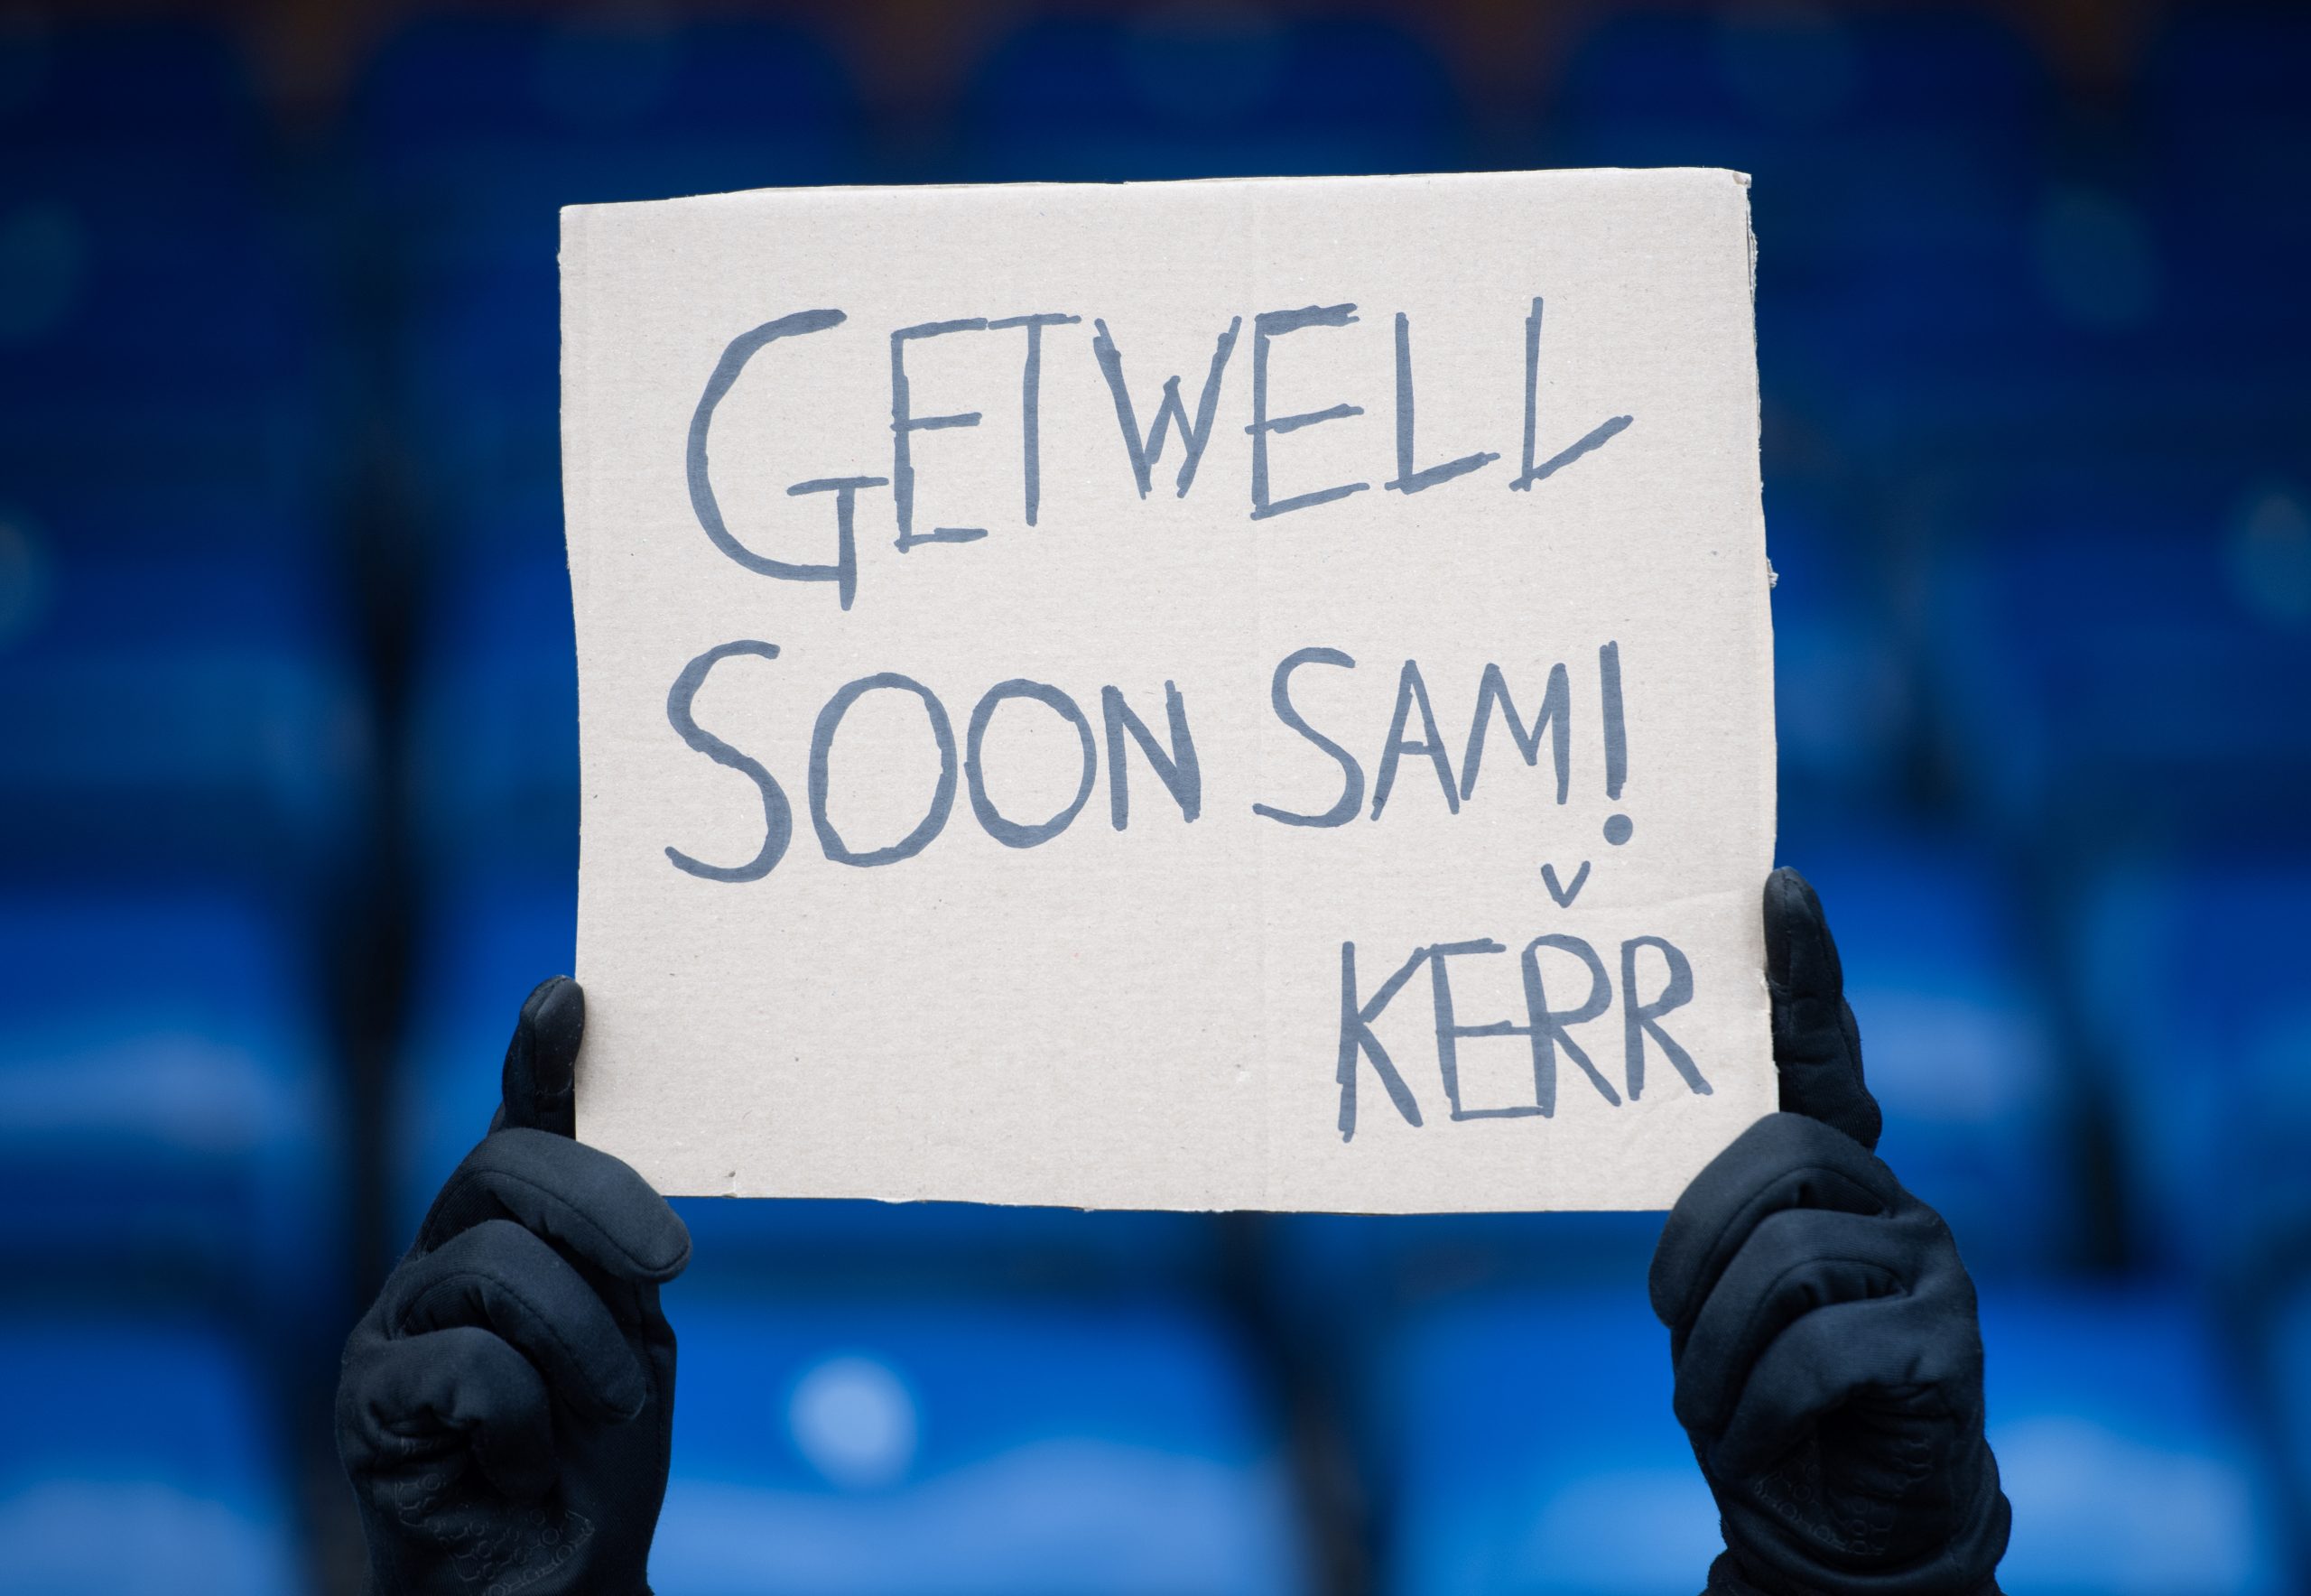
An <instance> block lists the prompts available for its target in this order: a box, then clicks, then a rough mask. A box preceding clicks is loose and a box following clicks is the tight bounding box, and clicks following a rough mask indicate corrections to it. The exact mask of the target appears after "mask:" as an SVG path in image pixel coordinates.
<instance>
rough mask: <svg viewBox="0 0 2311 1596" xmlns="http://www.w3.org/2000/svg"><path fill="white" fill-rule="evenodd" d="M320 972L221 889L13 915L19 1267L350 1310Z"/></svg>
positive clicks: (9, 1029) (2, 972) (8, 1125)
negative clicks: (318, 994)
mask: <svg viewBox="0 0 2311 1596" xmlns="http://www.w3.org/2000/svg"><path fill="white" fill-rule="evenodd" d="M315 984H316V972H315V970H313V968H312V966H311V960H309V959H308V958H307V957H305V956H304V955H302V954H301V953H300V952H299V951H296V950H295V948H294V947H293V945H292V942H291V940H290V936H289V933H288V932H287V929H286V927H285V926H284V925H283V923H281V921H280V920H279V918H278V917H277V916H275V915H274V914H269V913H268V912H266V911H265V910H264V909H262V908H260V907H258V906H257V905H255V904H252V903H250V902H247V901H244V900H242V899H240V898H237V897H235V896H231V895H225V894H222V893H219V892H216V891H205V892H204V891H199V890H195V889H192V888H190V887H188V888H183V889H179V890H173V891H169V892H165V893H164V892H160V891H155V890H143V889H121V890H117V891H107V890H103V889H99V888H92V887H88V886H79V887H77V888H75V889H72V890H69V891H66V890H58V891H54V892H33V891H30V890H26V889H23V888H21V887H18V888H12V889H11V890H10V891H9V892H7V893H6V894H5V895H0V1209H5V1211H6V1212H8V1213H10V1214H12V1215H14V1216H17V1222H15V1223H14V1224H12V1225H11V1226H10V1227H9V1228H8V1229H6V1230H5V1232H0V1251H5V1253H6V1254H7V1255H8V1256H10V1257H12V1258H13V1259H14V1260H15V1263H14V1266H12V1267H23V1266H25V1265H30V1266H34V1267H38V1268H40V1269H41V1270H42V1272H44V1273H46V1272H55V1273H58V1274H61V1275H65V1276H71V1277H73V1278H75V1279H80V1278H86V1279H88V1280H89V1281H91V1282H93V1283H94V1284H96V1285H98V1286H101V1287H104V1288H106V1289H112V1288H116V1287H120V1288H125V1287H127V1286H129V1285H134V1284H136V1283H139V1282H148V1283H152V1284H154V1285H160V1286H163V1287H166V1288H169V1289H172V1290H173V1289H178V1288H181V1289H182V1290H183V1291H185V1292H188V1293H192V1294H209V1293H215V1292H220V1291H221V1292H226V1293H229V1294H231V1295H232V1296H233V1298H234V1299H235V1300H237V1301H238V1302H240V1303H242V1304H247V1305H249V1307H250V1309H251V1312H252V1313H255V1314H257V1315H258V1316H260V1317H262V1318H264V1319H265V1320H266V1321H267V1322H268V1323H270V1324H272V1325H273V1326H274V1328H276V1329H277V1330H278V1331H279V1332H281V1333H282V1335H283V1337H284V1339H286V1340H289V1341H295V1340H296V1338H297V1337H298V1335H299V1334H300V1333H302V1332H311V1330H312V1328H313V1326H314V1325H315V1324H316V1323H317V1322H321V1321H324V1320H326V1319H327V1318H328V1316H329V1315H330V1314H333V1313H336V1312H337V1311H338V1310H339V1308H340V1306H341V1304H340V1303H339V1298H338V1296H337V1292H338V1291H339V1289H340V1287H341V1285H342V1280H343V1275H342V1266H341V1260H342V1259H343V1257H344V1256H345V1254H344V1243H345V1239H346V1238H345V1236H344V1233H343V1230H342V1228H341V1224H342V1214H343V1208H344V1202H345V1199H346V1186H345V1178H346V1161H345V1156H344V1149H343V1144H342V1140H341V1137H342V1127H341V1122H340V1112H339V1100H338V1095H337V1089H336V1082H335V1078H334V1074H333V1072H332V1070H331V1067H330V1060H329V1056H328V1054H327V1052H326V1049H325V1044H324V1040H323V1037H322V1035H321V1032H320V1021H319V1016H317V1015H316V1013H315V1000H314V987H315Z"/></svg>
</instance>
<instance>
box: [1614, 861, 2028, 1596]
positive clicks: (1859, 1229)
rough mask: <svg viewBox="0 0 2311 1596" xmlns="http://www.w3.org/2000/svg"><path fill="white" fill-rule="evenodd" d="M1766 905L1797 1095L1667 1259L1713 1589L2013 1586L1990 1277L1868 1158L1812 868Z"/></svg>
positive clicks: (1890, 1591) (1723, 1174) (1899, 1591)
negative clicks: (1991, 1348) (1712, 1529)
mask: <svg viewBox="0 0 2311 1596" xmlns="http://www.w3.org/2000/svg"><path fill="white" fill-rule="evenodd" d="M1765 921H1766V976H1767V985H1768V989H1769V991H1770V994H1771V997H1772V1007H1773V1041H1774V1062H1775V1063H1776V1065H1777V1067H1778V1069H1779V1071H1780V1075H1781V1107H1782V1110H1783V1111H1782V1112H1780V1113H1778V1114H1773V1115H1768V1117H1767V1118H1764V1119H1762V1120H1759V1122H1758V1123H1757V1124H1756V1125H1754V1126H1752V1127H1749V1130H1748V1131H1747V1132H1745V1133H1744V1134H1743V1135H1742V1136H1741V1137H1740V1138H1739V1139H1738V1140H1736V1141H1735V1142H1734V1143H1733V1145H1732V1146H1730V1147H1728V1148H1727V1149H1726V1150H1725V1151H1724V1152H1723V1153H1722V1154H1721V1155H1718V1157H1717V1158H1716V1159H1715V1160H1714V1161H1713V1162H1712V1163H1711V1165H1709V1167H1708V1168H1706V1169H1704V1170H1703V1172H1702V1173H1701V1174H1699V1175H1698V1176H1696V1177H1695V1178H1694V1183H1693V1184H1692V1185H1691V1186H1689V1187H1687V1188H1686V1191H1685V1195H1684V1196H1683V1197H1681V1198H1680V1199H1679V1200H1678V1202H1677V1206H1676V1208H1675V1210H1674V1211H1672V1212H1671V1213H1670V1216H1669V1220H1668V1223H1667V1225H1666V1227H1665V1228H1664V1229H1663V1231H1662V1234H1661V1241H1660V1245H1659V1248H1657V1251H1656V1252H1655V1254H1654V1258H1653V1270H1652V1281H1651V1285H1652V1297H1653V1309H1654V1312H1655V1313H1657V1314H1658V1315H1659V1317H1660V1319H1661V1322H1663V1323H1664V1324H1666V1325H1667V1326H1668V1328H1669V1349H1670V1355H1671V1357H1672V1358H1673V1359H1674V1360H1675V1371H1676V1387H1675V1390H1676V1395H1675V1406H1676V1414H1677V1419H1678V1422H1679V1423H1680V1424H1683V1425H1684V1426H1685V1431H1686V1434H1687V1435H1688V1436H1689V1437H1690V1438H1691V1439H1692V1442H1693V1446H1694V1456H1695V1457H1696V1458H1697V1459H1698V1460H1699V1461H1700V1462H1701V1467H1702V1472H1703V1475H1704V1476H1706V1477H1707V1479H1708V1480H1709V1486H1710V1489H1711V1491H1712V1493H1713V1494H1714V1495H1715V1497H1716V1499H1717V1505H1718V1511H1719V1513H1720V1515H1721V1521H1722V1526H1723V1530H1724V1534H1725V1544H1726V1549H1727V1556H1725V1557H1723V1558H1721V1559H1720V1560H1719V1562H1718V1564H1717V1566H1716V1567H1714V1568H1712V1570H1711V1572H1710V1589H1711V1590H1712V1591H1727V1592H1741V1591H1751V1590H1755V1591H1764V1592H1769V1593H1771V1596H1800V1593H1801V1592H1802V1593H1804V1596H1842V1593H1844V1592H1855V1593H1857V1596H1858V1593H1860V1592H1865V1591H1867V1592H1876V1593H1884V1596H1926V1593H1929V1592H1934V1593H1939V1592H1953V1593H1958V1592H1963V1593H1972V1592H1976V1591H1994V1590H1995V1588H1996V1587H1995V1583H1994V1576H1995V1571H1996V1569H1997V1566H1998V1560H1999V1558H2000V1556H2001V1555H2003V1554H2004V1553H2005V1550H2006V1540H2007V1533H2008V1529H2009V1510H2008V1508H2007V1502H2006V1498H2005V1496H2004V1494H2003V1493H2002V1492H2001V1491H2000V1489H1999V1484H1998V1467H1997V1463H1996V1461H1994V1460H1993V1459H1992V1458H1991V1452H1990V1447H1989V1445H1988V1443H1986V1442H1985V1441H1984V1439H1983V1436H1982V1332H1981V1329H1980V1326H1979V1324H1978V1322H1977V1321H1976V1315H1975V1304H1974V1288H1973V1283H1972V1281H1971V1280H1969V1279H1968V1278H1967V1276H1966V1270H1965V1267H1964V1265H1963V1264H1962V1263H1961V1262H1960V1261H1959V1258H1958V1248H1957V1244H1956V1242H1955V1241H1954V1240H1953V1239H1952V1238H1951V1235H1950V1229H1949V1227H1948V1226H1947V1225H1945V1224H1944V1223H1943V1222H1942V1219H1941V1216H1940V1215H1938V1214H1936V1213H1935V1211H1933V1210H1932V1209H1930V1208H1928V1207H1927V1206H1926V1204H1925V1203H1923V1202H1919V1201H1918V1200H1917V1198H1916V1197H1913V1196H1911V1195H1910V1194H1909V1192H1906V1191H1904V1190H1903V1189H1902V1186H1901V1184H1900V1183H1899V1182H1898V1181H1896V1180H1895V1178H1894V1175H1893V1172H1892V1171H1891V1170H1889V1169H1888V1168H1887V1167H1886V1165H1884V1164H1882V1163H1880V1162H1879V1160H1878V1159H1877V1158H1875V1157H1873V1156H1872V1155H1871V1151H1872V1149H1873V1148H1874V1147H1875V1146H1877V1142H1878V1134H1879V1127H1880V1123H1881V1120H1880V1116H1879V1109H1878V1103H1877V1100H1875V1099H1874V1098H1872V1097H1871V1096H1870V1090H1869V1087H1868V1086H1867V1084H1866V1083H1865V1081H1864V1080H1863V1076H1862V1071H1861V1040H1860V1036H1859V1034H1858V1032H1857V1030H1856V1027H1855V1025H1854V1020H1853V1012H1852V1009H1851V1008H1849V1007H1847V1005H1846V1001H1845V992H1844V973H1843V970H1842V968H1841V967H1840V965H1839V962H1838V955H1837V947H1836V944H1835V943H1834V942H1832V940H1831V938H1830V933H1829V927H1828V926H1827V925H1826V924H1825V923H1824V920H1823V917H1822V906H1821V902H1820V900H1819V899H1818V898H1816V897H1815V896H1814V890H1813V888H1812V887H1810V886H1807V885H1806V884H1805V879H1804V877H1800V876H1799V875H1798V874H1797V873H1796V871H1794V870H1788V869H1782V870H1777V871H1775V872H1774V874H1773V876H1772V877H1770V878H1769V879H1768V881H1767V883H1766V893H1765Z"/></svg>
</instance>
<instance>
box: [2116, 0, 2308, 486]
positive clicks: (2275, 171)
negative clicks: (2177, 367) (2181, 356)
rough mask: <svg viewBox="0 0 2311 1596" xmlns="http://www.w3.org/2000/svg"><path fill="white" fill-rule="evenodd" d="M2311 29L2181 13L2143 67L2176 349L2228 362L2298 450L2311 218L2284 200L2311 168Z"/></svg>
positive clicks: (2233, 15) (2203, 11) (2155, 230)
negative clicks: (2309, 62)
mask: <svg viewBox="0 0 2311 1596" xmlns="http://www.w3.org/2000/svg"><path fill="white" fill-rule="evenodd" d="M2307 55H2311V20H2307V19H2306V17H2305V15H2304V14H2303V13H2302V11H2301V9H2300V8H2299V7H2294V6H2286V5H2199V6H2189V7H2179V8H2177V9H2176V11H2175V12H2174V13H2173V14H2171V15H2170V16H2169V18H2168V19H2167V24H2166V26H2165V28H2164V29H2163V30H2162V31H2161V33H2160V35H2159V36H2158V38H2157V39H2156V40H2155V41H2154V42H2152V44H2151V46H2150V47H2149V49H2148V50H2147V51H2145V54H2144V62H2145V67H2144V79H2145V80H2144V82H2143V85H2142V96H2141V97H2142V105H2141V126H2142V134H2143V142H2144V144H2146V146H2147V162H2146V164H2147V165H2148V168H2149V172H2148V174H2147V181H2146V183H2145V188H2146V190H2147V193H2146V197H2145V202H2146V209H2147V213H2148V218H2149V227H2150V228H2151V231H2152V235H2153V241H2154V248H2155V250H2156V257H2155V260H2154V262H2153V264H2154V266H2155V268H2156V269H2157V271H2158V274H2159V275H2160V277H2161V278H2162V280H2163V288H2164V292H2163V295H2162V298H2163V302H2164V304H2165V306H2166V307H2167V311H2168V312H2169V320H2170V322H2171V329H2170V331H2169V334H2168V341H2169V342H2171V343H2172V344H2173V345H2174V346H2176V348H2177V349H2178V350H2181V351H2191V350H2204V351H2207V352H2208V354H2207V355H2206V356H2203V357H2202V359H2203V360H2204V359H2208V358H2212V359H2214V360H2216V361H2220V362H2221V363H2222V365H2223V369H2224V370H2225V372H2226V375H2228V376H2229V377H2230V378H2231V380H2232V383H2233V384H2234V385H2239V386H2241V387H2243V388H2245V389H2246V390H2247V391H2248V392H2249V393H2250V394H2251V395H2252V397H2253V399H2254V401H2255V402H2256V404H2257V406H2258V407H2259V408H2260V411H2261V412H2262V413H2264V414H2265V415H2268V416H2273V417H2283V418H2284V424H2283V427H2282V430H2281V431H2280V434H2279V435H2280V436H2281V437H2282V438H2283V439H2284V440H2285V441H2286V444H2287V446H2288V447H2289V448H2291V449H2297V450H2299V445H2298V444H2297V442H2296V441H2297V440H2298V439H2299V438H2300V437H2301V435H2302V429H2303V425H2304V423H2305V421H2306V414H2311V404H2306V397H2305V394H2304V388H2303V383H2302V363H2303V351H2304V350H2305V348H2306V347H2311V304H2307V303H2306V298H2305V295H2304V294H2303V293H2302V292H2301V284H2302V283H2303V282H2304V280H2305V279H2306V276H2311V218H2306V214H2305V208H2304V207H2302V206H2300V205H2294V204H2289V203H2287V202H2286V201H2284V200H2277V199H2276V197H2277V196H2279V195H2282V194H2285V193H2287V192H2288V191H2289V190H2290V188H2291V187H2293V186H2294V185H2295V184H2296V183H2297V174H2298V173H2300V172H2302V171H2303V170H2304V167H2305V164H2306V162H2311V106H2307V105H2306V96H2305V95H2304V93H2303V91H2302V89H2303V85H2302V77H2303V73H2302V63H2303V61H2304V60H2306V56H2307Z"/></svg>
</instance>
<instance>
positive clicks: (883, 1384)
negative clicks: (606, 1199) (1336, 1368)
mask: <svg viewBox="0 0 2311 1596" xmlns="http://www.w3.org/2000/svg"><path fill="white" fill-rule="evenodd" d="M667 1308H668V1312H669V1313H670V1314H672V1315H673V1319H674V1322H675V1324H676V1326H677V1330H678V1333H679V1334H680V1335H681V1337H682V1380H683V1384H684V1388H685V1389H686V1390H690V1391H710V1392H712V1393H714V1395H713V1397H712V1398H711V1400H691V1399H688V1398H685V1400H684V1401H683V1402H682V1405H681V1406H678V1407H677V1409H676V1410H675V1422H674V1456H673V1484H672V1486H671V1488H670V1489H669V1490H668V1492H667V1497H666V1507H665V1512H664V1517H662V1518H661V1519H660V1521H659V1526H658V1538H657V1545H656V1551H655V1554H654V1557H653V1558H652V1562H651V1578H652V1582H653V1583H654V1586H655V1587H656V1588H657V1589H658V1590H659V1591H662V1592H664V1596H740V1593H741V1592H745V1593H747V1596H752V1593H753V1592H757V1591H767V1590H777V1591H792V1592H794V1593H795V1596H853V1593H859V1596H866V1593H869V1592H872V1593H877V1596H880V1593H883V1592H898V1591H907V1592H919V1593H923V1596H939V1593H944V1592H956V1593H961V1592H981V1591H985V1592H995V1591H1001V1592H1005V1593H1006V1596H1036V1593H1038V1592H1050V1593H1053V1596H1058V1593H1060V1592H1078V1591H1113V1592H1118V1593H1128V1592H1146V1593H1147V1596H1165V1593H1169V1592H1174V1591H1203V1592H1211V1593H1213V1596H1221V1593H1226V1592H1243V1593H1245V1596H1250V1593H1253V1592H1260V1593H1276V1596H1282V1593H1285V1592H1291V1591H1300V1590H1304V1589H1305V1588H1306V1585H1307V1577H1306V1569H1305V1563H1304V1555H1303V1551H1302V1546H1301V1525H1300V1520H1299V1515H1298V1510H1297V1508H1296V1505H1295V1499H1294V1497H1293V1493H1292V1489H1291V1485H1290V1480H1289V1471H1288V1470H1287V1468H1286V1466H1285V1459H1284V1454H1283V1443H1282V1438H1281V1435H1280V1434H1279V1431H1278V1428H1277V1424H1276V1417H1275V1415H1273V1414H1271V1413H1270V1412H1268V1411H1267V1404H1266V1400H1265V1398H1264V1396H1263V1394H1262V1393H1261V1392H1260V1391H1259V1390H1258V1387H1257V1386H1256V1384H1255V1381H1254V1379H1253V1377H1252V1374H1251V1371H1250V1370H1249V1369H1248V1367H1247V1365H1246V1360H1245V1358H1244V1355H1243V1352H1242V1350H1240V1349H1239V1347H1238V1346H1237V1345H1236V1344H1235V1342H1234V1340H1233V1338H1232V1337H1231V1336H1230V1335H1229V1334H1228V1333H1227V1332H1226V1331H1225V1329H1224V1327H1223V1326H1221V1325H1220V1324H1218V1323H1216V1322H1212V1321H1211V1320H1210V1319H1207V1318H1206V1317H1204V1316H1202V1314H1200V1313H1196V1312H1194V1311H1193V1310H1191V1309H1187V1308H1183V1307H1179V1306H1173V1305H1165V1304H1155V1303H1144V1302H1143V1303H1126V1302H1110V1303H1103V1304H1097V1305H1072V1306H1070V1305H1063V1304H1057V1303H1051V1302H1043V1301H1024V1302H1023V1301H1017V1300H1013V1301H998V1300H996V1299H991V1298H982V1297H971V1296H963V1297H942V1296H905V1295H902V1296H896V1297H891V1298H855V1297H847V1298H841V1299H831V1298H801V1299H798V1298H794V1297H792V1296H789V1295H787V1294H784V1293H779V1294H769V1293H761V1294H716V1293H715V1292H714V1291H713V1290H711V1289H710V1288H708V1287H705V1286H693V1285H691V1284H690V1283H688V1282H677V1283H676V1284H675V1285H673V1286H672V1287H670V1288H668V1301H667Z"/></svg>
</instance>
